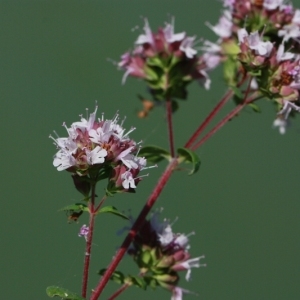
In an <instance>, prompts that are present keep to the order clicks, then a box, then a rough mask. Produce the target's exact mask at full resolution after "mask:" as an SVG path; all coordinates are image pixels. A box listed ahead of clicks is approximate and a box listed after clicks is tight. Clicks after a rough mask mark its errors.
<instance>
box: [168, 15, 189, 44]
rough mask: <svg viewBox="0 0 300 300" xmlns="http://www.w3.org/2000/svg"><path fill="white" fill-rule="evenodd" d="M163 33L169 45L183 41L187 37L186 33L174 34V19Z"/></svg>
mask: <svg viewBox="0 0 300 300" xmlns="http://www.w3.org/2000/svg"><path fill="white" fill-rule="evenodd" d="M163 33H164V36H165V39H166V41H167V42H168V43H173V42H179V41H182V40H183V39H184V37H185V32H180V33H176V34H174V18H172V23H171V24H169V23H167V24H166V27H165V28H164V29H163Z"/></svg>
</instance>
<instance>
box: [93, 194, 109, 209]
mask: <svg viewBox="0 0 300 300" xmlns="http://www.w3.org/2000/svg"><path fill="white" fill-rule="evenodd" d="M106 199H107V196H103V198H102V199H101V201H100V202H99V204H98V205H97V207H96V208H95V209H94V213H97V212H98V210H99V209H100V208H101V206H102V204H103V203H104V201H105V200H106Z"/></svg>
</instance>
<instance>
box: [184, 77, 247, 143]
mask: <svg viewBox="0 0 300 300" xmlns="http://www.w3.org/2000/svg"><path fill="white" fill-rule="evenodd" d="M246 79H247V77H246V76H245V75H244V76H243V78H242V79H241V81H240V82H239V83H238V84H237V87H240V86H241V85H242V84H243V83H244V82H245V80H246ZM233 94H234V92H233V90H232V89H229V90H228V91H227V92H226V94H225V95H224V96H223V98H222V99H221V100H220V101H219V103H218V104H217V105H216V106H215V107H214V108H213V109H212V111H211V112H210V113H209V115H208V116H207V117H206V118H205V120H204V121H203V122H202V123H201V124H200V126H199V127H198V129H197V130H196V131H195V132H194V133H193V135H192V136H191V138H190V139H189V140H188V141H187V142H186V144H185V145H184V148H190V149H192V144H193V143H194V142H195V141H196V139H197V138H198V136H199V135H200V134H201V133H202V132H203V130H204V129H205V128H206V127H207V125H208V124H209V123H210V121H211V120H212V119H213V118H214V117H215V115H216V114H217V113H218V112H219V111H220V110H221V108H222V107H223V106H224V105H225V104H226V103H227V102H228V100H229V99H230V98H231V97H232V96H233Z"/></svg>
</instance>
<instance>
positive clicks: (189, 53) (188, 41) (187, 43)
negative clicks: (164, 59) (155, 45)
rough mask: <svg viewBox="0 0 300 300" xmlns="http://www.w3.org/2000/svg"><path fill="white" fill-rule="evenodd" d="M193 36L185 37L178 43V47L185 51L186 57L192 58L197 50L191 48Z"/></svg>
mask: <svg viewBox="0 0 300 300" xmlns="http://www.w3.org/2000/svg"><path fill="white" fill-rule="evenodd" d="M194 40H195V37H186V38H185V39H184V40H183V41H182V42H181V44H180V47H179V49H180V50H181V51H182V52H184V53H185V55H186V57H187V58H193V57H194V55H195V54H197V51H196V50H195V49H193V48H192V46H193V43H194Z"/></svg>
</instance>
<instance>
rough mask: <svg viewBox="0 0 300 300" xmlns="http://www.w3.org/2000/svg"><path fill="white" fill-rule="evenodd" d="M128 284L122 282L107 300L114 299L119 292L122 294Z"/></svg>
mask: <svg viewBox="0 0 300 300" xmlns="http://www.w3.org/2000/svg"><path fill="white" fill-rule="evenodd" d="M129 286H130V285H129V284H127V283H125V284H123V285H122V286H121V287H120V288H119V289H118V290H117V291H116V292H115V293H113V294H112V295H111V296H110V297H109V298H108V300H114V299H116V298H117V297H118V296H119V295H120V294H122V293H123V292H124V291H125V290H126V289H127V288H129Z"/></svg>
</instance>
